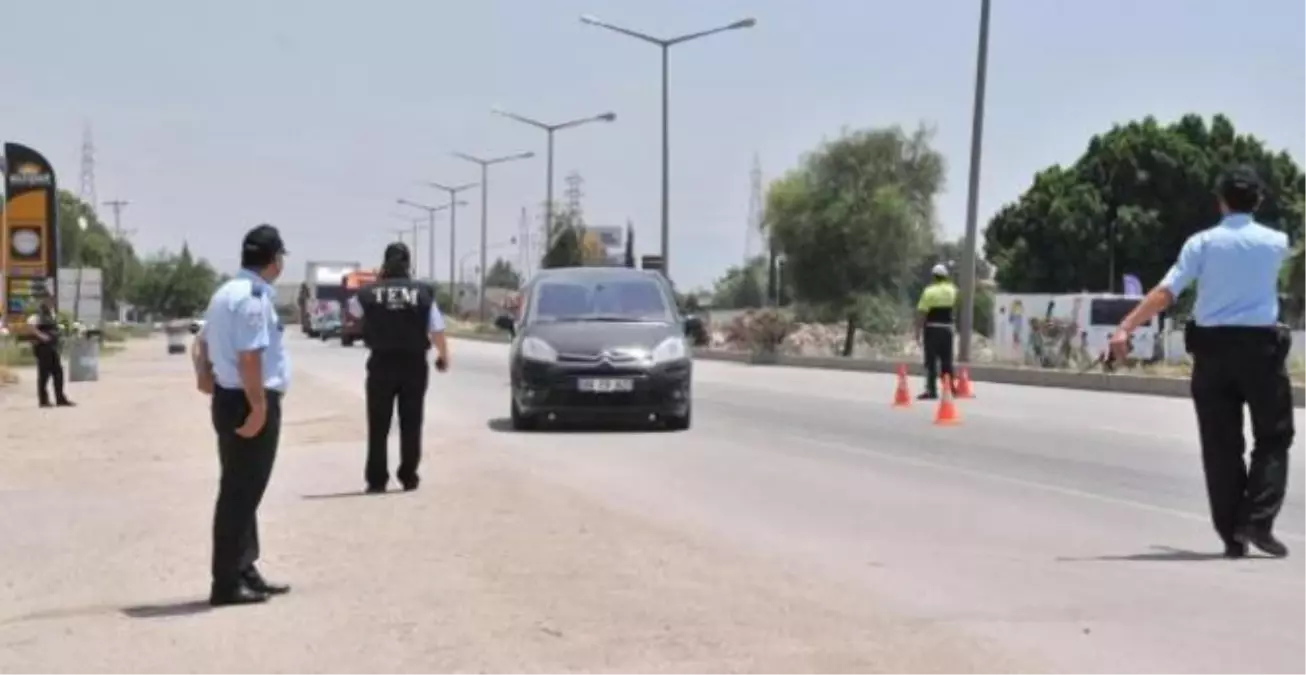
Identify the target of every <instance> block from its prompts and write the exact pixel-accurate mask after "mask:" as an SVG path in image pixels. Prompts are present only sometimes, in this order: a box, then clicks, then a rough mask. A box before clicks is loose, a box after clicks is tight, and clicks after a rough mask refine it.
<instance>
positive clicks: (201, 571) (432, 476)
mask: <svg viewBox="0 0 1306 675" xmlns="http://www.w3.org/2000/svg"><path fill="white" fill-rule="evenodd" d="M29 384H30V380H29V379H27V377H26V376H25V377H24V381H23V383H22V384H21V385H20V386H18V387H8V388H5V389H3V390H0V430H2V433H3V443H2V444H0V447H2V448H3V450H2V451H0V514H2V515H0V542H3V544H2V545H0V571H2V572H0V574H2V575H3V578H2V581H0V671H4V672H30V671H44V672H51V671H53V672H85V671H114V672H174V671H175V672H282V671H296V672H360V671H361V672H433V671H457V672H485V671H523V672H545V671H637V672H652V671H658V672H712V671H723V672H733V671H769V672H790V671H801V672H812V671H819V672H848V671H864V672H896V671H928V672H936V671H954V672H957V671H973V670H975V669H978V668H982V669H984V670H989V671H992V670H998V671H1003V670H1006V669H1015V668H1021V666H1020V665H1018V664H1014V663H1012V662H1009V661H1006V660H1005V659H1004V658H1002V657H1001V656H1000V655H995V654H992V653H988V652H986V651H985V650H984V649H983V648H982V647H981V645H978V644H975V643H972V642H971V641H970V640H968V639H967V638H965V637H963V636H961V635H960V634H957V633H954V632H953V631H952V630H950V629H949V627H947V626H946V625H943V624H939V623H936V622H925V621H917V620H912V619H910V618H909V617H907V616H905V615H903V614H901V613H898V612H896V611H895V610H894V608H892V607H888V606H880V605H878V604H877V603H875V602H868V601H867V600H866V598H865V596H864V595H856V594H849V593H846V592H844V591H843V590H842V589H840V588H839V587H837V586H835V585H833V584H829V583H826V582H824V581H823V580H822V579H819V578H811V577H809V576H805V575H803V574H801V573H798V572H795V571H793V570H789V569H786V566H785V565H784V564H782V563H780V562H777V561H771V560H766V559H763V558H759V557H756V556H751V555H747V554H745V553H743V552H739V551H732V550H730V549H728V548H727V547H725V546H722V545H718V544H716V543H714V542H713V541H711V540H708V539H704V538H702V537H698V536H695V535H694V534H692V533H687V532H681V531H671V530H668V529H666V528H664V527H661V526H659V525H658V524H657V523H655V522H654V521H653V520H652V519H643V518H640V517H638V515H636V514H631V513H627V512H617V511H615V510H612V509H609V508H607V507H606V506H605V505H603V504H600V503H597V502H595V501H593V500H592V499H590V498H587V497H586V496H584V495H582V494H580V493H577V492H574V491H572V490H569V489H567V488H566V487H564V486H561V485H557V484H552V483H549V482H547V481H545V480H541V479H537V477H535V476H533V475H532V474H531V473H530V472H529V471H528V470H525V469H522V468H519V467H517V466H514V465H513V464H512V463H511V462H505V461H503V460H502V455H501V454H497V453H494V452H487V451H488V450H490V449H491V448H490V447H489V444H492V443H493V442H494V441H493V437H492V436H491V435H490V434H489V433H488V432H486V431H485V430H484V428H483V426H477V427H473V426H471V425H468V426H464V427H457V426H454V427H451V428H449V429H448V430H447V431H446V432H445V433H444V434H442V436H441V440H440V442H439V443H438V444H432V445H428V448H427V459H426V464H425V465H424V469H425V470H424V473H425V474H426V482H424V483H423V487H422V490H420V491H418V492H416V493H412V494H393V495H387V496H383V497H369V498H354V497H357V496H358V495H357V492H356V491H357V489H358V488H360V487H361V464H362V453H363V441H364V434H363V431H364V420H363V417H362V407H363V406H362V400H361V397H359V396H358V395H348V394H345V393H342V392H341V391H340V389H339V388H338V387H335V388H333V387H328V386H319V384H320V383H316V382H315V380H314V378H313V377H311V376H309V375H307V374H305V373H302V372H297V373H296V380H295V385H294V388H293V389H292V391H291V394H290V396H288V397H287V399H286V417H285V428H284V432H283V441H282V445H281V450H280V453H279V456H278V465H277V468H276V472H275V474H274V476H273V482H272V485H271V488H270V490H269V493H268V496H267V498H266V500H265V501H264V504H263V508H262V511H261V514H262V521H261V523H262V535H263V536H262V539H263V548H264V560H263V561H262V563H261V566H262V568H263V570H264V572H265V574H267V576H268V577H269V578H272V579H273V580H285V581H287V582H290V583H291V584H293V585H294V591H293V592H292V593H291V594H290V595H288V596H285V597H283V598H277V599H275V600H273V601H272V602H271V603H269V604H267V605H263V606H255V607H242V608H232V609H223V610H209V609H208V607H207V605H206V604H205V603H204V598H205V595H206V592H207V584H208V578H207V570H208V555H209V528H210V524H211V511H212V503H213V498H214V494H215V487H216V477H217V462H216V457H215V449H214V443H213V439H212V430H211V427H210V423H209V420H208V412H207V401H206V400H205V399H204V398H203V397H202V396H201V395H200V394H198V393H197V392H195V391H194V390H193V389H192V386H191V380H190V377H189V366H188V363H187V361H186V359H185V358H184V357H178V356H168V355H167V354H166V350H165V349H164V345H163V342H162V341H160V340H140V341H135V342H132V343H130V344H129V347H128V348H127V350H126V351H125V352H124V353H122V354H118V355H115V356H114V358H112V359H108V360H106V361H104V362H103V363H102V367H101V377H100V381H99V382H96V383H85V384H74V385H70V387H69V394H70V396H71V397H72V398H73V399H74V400H75V401H76V402H77V403H78V404H79V406H78V407H77V408H73V409H53V410H39V409H37V408H36V405H35V400H34V399H35V395H34V392H31V391H29V389H30V387H29Z"/></svg>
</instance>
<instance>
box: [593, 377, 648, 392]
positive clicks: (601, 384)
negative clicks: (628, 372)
mask: <svg viewBox="0 0 1306 675" xmlns="http://www.w3.org/2000/svg"><path fill="white" fill-rule="evenodd" d="M634 388H635V381H634V380H631V379H629V378H592V377H586V378H581V380H580V390H581V391H589V392H594V393H596V394H613V393H617V392H624V391H631V390H632V389H634Z"/></svg>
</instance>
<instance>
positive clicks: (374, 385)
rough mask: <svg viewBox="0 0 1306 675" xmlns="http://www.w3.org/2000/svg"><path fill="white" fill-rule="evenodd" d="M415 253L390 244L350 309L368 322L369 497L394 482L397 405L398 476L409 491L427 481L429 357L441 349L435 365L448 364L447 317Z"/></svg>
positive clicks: (365, 329)
mask: <svg viewBox="0 0 1306 675" xmlns="http://www.w3.org/2000/svg"><path fill="white" fill-rule="evenodd" d="M411 269H412V255H411V254H410V253H409V251H408V247H407V246H405V245H404V244H402V243H393V244H390V245H389V246H387V247H386V249H385V254H384V258H383V262H382V263H381V275H380V279H378V280H377V281H376V282H375V283H372V284H368V285H365V286H363V287H362V288H360V289H358V294H357V295H355V296H354V297H353V298H351V299H350V302H349V311H350V312H352V313H353V314H354V316H362V317H363V342H364V343H366V344H367V348H368V349H369V350H370V352H371V353H370V354H369V355H368V358H367V466H366V468H365V470H364V472H363V473H364V479H365V480H366V481H367V491H368V492H370V493H380V492H385V489H386V484H387V483H388V482H389V481H390V472H389V468H388V463H389V462H388V458H387V456H386V442H387V440H388V439H389V436H390V422H391V420H392V418H393V417H394V412H395V408H396V407H398V409H399V471H398V472H397V477H398V478H399V483H400V484H401V485H403V488H404V490H405V491H412V490H416V489H417V486H418V483H419V482H420V481H421V477H420V476H419V475H418V473H417V468H418V465H419V464H420V463H421V461H422V417H423V412H424V410H425V407H426V388H427V385H428V383H429V378H430V367H429V366H428V365H427V363H426V354H427V352H428V351H430V349H431V347H432V346H434V347H435V349H436V359H435V368H436V370H438V371H440V372H444V371H445V370H446V369H447V368H448V367H449V347H448V344H447V343H446V341H445V337H444V318H443V317H441V316H440V309H439V307H437V306H436V302H435V289H434V287H432V285H431V284H427V283H423V282H420V281H416V280H414V279H413V278H412V275H411Z"/></svg>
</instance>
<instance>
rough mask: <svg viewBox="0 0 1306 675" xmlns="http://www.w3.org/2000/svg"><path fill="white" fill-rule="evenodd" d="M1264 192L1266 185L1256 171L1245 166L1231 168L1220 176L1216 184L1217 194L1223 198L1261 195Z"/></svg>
mask: <svg viewBox="0 0 1306 675" xmlns="http://www.w3.org/2000/svg"><path fill="white" fill-rule="evenodd" d="M1264 190H1265V184H1264V183H1262V182H1261V177H1260V176H1258V175H1257V174H1256V169H1253V168H1252V167H1250V166H1247V165H1245V164H1242V165H1239V166H1234V167H1230V168H1229V169H1228V170H1226V171H1225V172H1224V173H1222V174H1220V179H1219V180H1218V181H1216V184H1215V193H1216V194H1217V195H1220V196H1221V197H1225V196H1233V195H1239V196H1253V195H1260V194H1261V193H1262V192H1263V191H1264Z"/></svg>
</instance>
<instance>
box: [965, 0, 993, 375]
mask: <svg viewBox="0 0 1306 675" xmlns="http://www.w3.org/2000/svg"><path fill="white" fill-rule="evenodd" d="M989 2H990V0H980V25H979V56H978V58H977V59H976V65H975V111H974V113H973V116H972V119H971V129H970V185H969V188H968V194H967V196H966V238H965V241H964V245H965V248H964V250H962V252H961V317H960V319H961V320H960V321H958V322H957V333H958V335H957V360H958V361H961V362H962V363H965V362H968V361H970V338H971V334H972V332H973V331H974V324H975V246H976V242H975V240H976V238H977V232H976V230H977V227H978V226H977V224H976V219H977V218H978V213H977V210H978V208H979V185H980V153H981V150H982V149H983V140H984V85H985V82H986V80H987V79H988V69H989Z"/></svg>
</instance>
